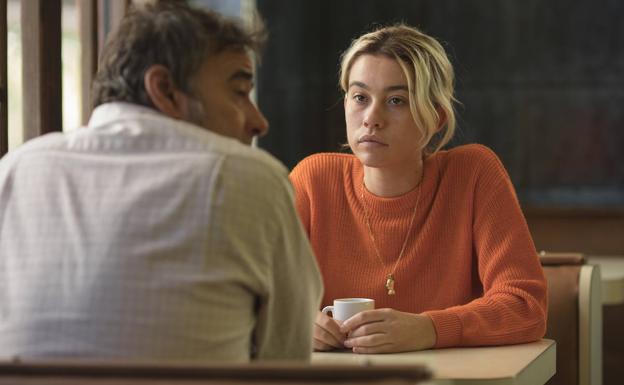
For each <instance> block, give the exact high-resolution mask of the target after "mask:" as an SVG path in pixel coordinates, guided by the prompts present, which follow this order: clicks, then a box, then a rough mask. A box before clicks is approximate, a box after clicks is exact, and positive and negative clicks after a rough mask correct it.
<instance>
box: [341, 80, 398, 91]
mask: <svg viewBox="0 0 624 385" xmlns="http://www.w3.org/2000/svg"><path fill="white" fill-rule="evenodd" d="M353 86H355V87H360V88H363V89H365V90H370V87H369V86H368V85H366V83H362V82H359V81H353V82H351V83H349V88H351V87H353ZM384 91H409V88H408V87H407V85H405V84H397V85H393V86H388V87H386V88H385V89H384Z"/></svg>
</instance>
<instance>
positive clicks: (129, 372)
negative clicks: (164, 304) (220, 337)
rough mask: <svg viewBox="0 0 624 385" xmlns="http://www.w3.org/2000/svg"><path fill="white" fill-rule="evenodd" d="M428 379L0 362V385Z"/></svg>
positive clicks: (306, 370)
mask: <svg viewBox="0 0 624 385" xmlns="http://www.w3.org/2000/svg"><path fill="white" fill-rule="evenodd" d="M429 379H431V372H430V371H429V370H428V369H426V368H425V367H424V366H419V365H409V366H406V365H396V366H395V365H384V366H353V365H309V364H303V363H293V362H281V363H280V362H259V363H250V364H219V363H211V364H176V363H157V362H118V361H108V362H106V361H92V360H84V359H81V360H74V359H72V360H53V361H39V360H28V361H4V362H2V361H0V385H9V384H11V385H44V384H45V385H49V384H59V385H60V384H63V385H78V384H80V385H96V384H97V385H102V384H107V385H122V384H123V385H145V384H168V385H186V384H189V385H190V384H207V385H215V384H219V385H269V384H277V385H280V384H296V385H312V384H325V383H332V384H383V385H407V384H416V383H419V382H421V381H426V380H429Z"/></svg>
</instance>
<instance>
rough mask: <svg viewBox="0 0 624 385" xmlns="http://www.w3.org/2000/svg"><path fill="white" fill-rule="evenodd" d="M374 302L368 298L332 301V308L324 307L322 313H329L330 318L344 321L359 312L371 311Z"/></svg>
mask: <svg viewBox="0 0 624 385" xmlns="http://www.w3.org/2000/svg"><path fill="white" fill-rule="evenodd" d="M374 308H375V300H374V299H370V298H340V299H335V300H334V306H325V307H324V308H323V310H321V311H322V312H323V313H325V314H327V313H331V315H332V318H333V319H335V320H338V321H346V320H348V319H349V318H351V317H353V316H354V315H356V314H357V313H359V312H362V311H364V310H373V309H374Z"/></svg>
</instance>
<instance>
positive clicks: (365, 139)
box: [358, 135, 387, 146]
mask: <svg viewBox="0 0 624 385" xmlns="http://www.w3.org/2000/svg"><path fill="white" fill-rule="evenodd" d="M358 144H361V145H368V146H387V144H386V143H384V142H383V141H382V140H381V139H379V138H378V137H376V136H373V135H364V136H362V137H361V138H359V139H358Z"/></svg>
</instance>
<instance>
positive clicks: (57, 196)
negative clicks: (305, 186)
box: [0, 103, 322, 361]
mask: <svg viewBox="0 0 624 385" xmlns="http://www.w3.org/2000/svg"><path fill="white" fill-rule="evenodd" d="M321 291H322V284H321V279H320V275H319V272H318V267H317V265H316V262H315V259H314V257H313V254H312V251H311V248H310V245H309V243H308V240H307V236H306V235H305V233H304V231H303V229H302V226H301V224H300V221H299V219H298V217H297V214H296V211H295V209H294V206H293V193H292V188H291V185H290V183H289V181H288V178H287V170H286V169H285V168H284V167H283V166H282V165H281V164H280V163H279V162H278V161H277V160H275V159H274V158H273V157H271V156H270V155H268V154H267V153H266V152H264V151H262V150H258V149H253V148H250V147H248V146H245V145H242V144H240V143H239V142H237V141H235V140H232V139H229V138H225V137H223V136H220V135H217V134H214V133H212V132H209V131H206V130H203V129H200V128H199V127H196V126H194V125H191V124H188V123H184V122H182V121H178V120H172V119H169V118H166V117H164V116H163V115H161V114H159V113H157V112H155V111H153V110H151V109H148V108H143V107H139V106H136V105H132V104H127V103H111V104H105V105H102V106H100V107H98V108H97V109H96V110H95V111H94V113H93V116H92V118H91V120H90V121H89V125H88V127H87V128H82V129H79V130H76V131H74V132H72V133H70V134H61V133H55V134H49V135H45V136H43V137H40V138H37V139H35V140H32V141H30V142H28V143H26V144H25V145H23V146H22V147H20V148H19V149H17V150H16V151H13V152H12V153H10V154H8V155H7V156H5V157H4V158H3V159H2V161H1V162H0V355H1V356H4V357H6V356H23V357H42V356H43V357H49V356H80V357H103V358H148V359H169V360H205V361H207V360H232V361H246V360H249V359H250V358H258V359H308V358H309V356H310V352H311V346H312V337H311V330H312V324H313V318H314V315H315V313H316V312H317V311H318V307H319V304H320V298H321Z"/></svg>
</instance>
